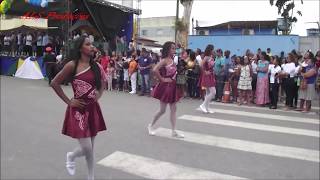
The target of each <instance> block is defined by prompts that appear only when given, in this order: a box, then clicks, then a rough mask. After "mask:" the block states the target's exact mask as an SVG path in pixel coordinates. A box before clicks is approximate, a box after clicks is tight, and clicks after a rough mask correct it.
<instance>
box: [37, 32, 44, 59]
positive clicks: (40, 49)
mask: <svg viewBox="0 0 320 180" xmlns="http://www.w3.org/2000/svg"><path fill="white" fill-rule="evenodd" d="M42 39H43V37H42V35H41V32H38V37H37V57H40V56H42V55H43V53H42V52H43V45H42V42H43V40H42Z"/></svg>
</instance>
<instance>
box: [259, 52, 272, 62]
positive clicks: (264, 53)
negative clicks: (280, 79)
mask: <svg viewBox="0 0 320 180" xmlns="http://www.w3.org/2000/svg"><path fill="white" fill-rule="evenodd" d="M261 56H263V57H264V60H266V61H270V57H269V56H268V55H267V53H266V52H265V51H262V52H261Z"/></svg>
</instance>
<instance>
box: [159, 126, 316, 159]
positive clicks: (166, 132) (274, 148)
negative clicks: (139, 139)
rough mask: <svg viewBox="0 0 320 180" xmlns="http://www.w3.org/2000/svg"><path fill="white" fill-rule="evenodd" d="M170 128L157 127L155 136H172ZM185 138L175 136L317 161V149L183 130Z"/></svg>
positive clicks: (248, 150)
mask: <svg viewBox="0 0 320 180" xmlns="http://www.w3.org/2000/svg"><path fill="white" fill-rule="evenodd" d="M170 133H171V130H170V129H166V128H158V129H157V130H156V136H159V137H164V138H170V139H171V138H172V137H171V136H170ZM184 134H185V136H186V138H175V139H177V140H180V141H186V142H191V143H196V144H202V145H208V146H214V147H220V148H228V149H233V150H240V151H246V152H252V153H257V154H264V155H270V156H278V157H283V158H292V159H300V160H306V161H313V162H319V151H315V150H309V149H303V148H295V147H288V146H279V145H273V144H266V143H259V142H252V141H245V140H240V139H232V138H225V137H218V136H211V135H206V134H198V133H192V132H184Z"/></svg>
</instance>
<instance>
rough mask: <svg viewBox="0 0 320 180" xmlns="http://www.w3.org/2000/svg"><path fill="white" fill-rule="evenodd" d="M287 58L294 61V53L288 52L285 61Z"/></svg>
mask: <svg viewBox="0 0 320 180" xmlns="http://www.w3.org/2000/svg"><path fill="white" fill-rule="evenodd" d="M289 59H290V62H294V54H293V53H289V54H288V58H287V62H288V60H289Z"/></svg>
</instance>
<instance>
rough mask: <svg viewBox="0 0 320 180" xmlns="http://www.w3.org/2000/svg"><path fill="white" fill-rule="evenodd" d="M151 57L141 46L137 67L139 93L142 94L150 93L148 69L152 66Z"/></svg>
mask: <svg viewBox="0 0 320 180" xmlns="http://www.w3.org/2000/svg"><path fill="white" fill-rule="evenodd" d="M152 63H153V62H152V58H151V57H150V56H149V53H148V52H147V50H146V49H145V48H142V51H141V56H140V58H139V60H138V69H139V71H140V74H141V78H142V81H141V93H140V96H143V95H144V94H145V93H150V70H151V67H152Z"/></svg>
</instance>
